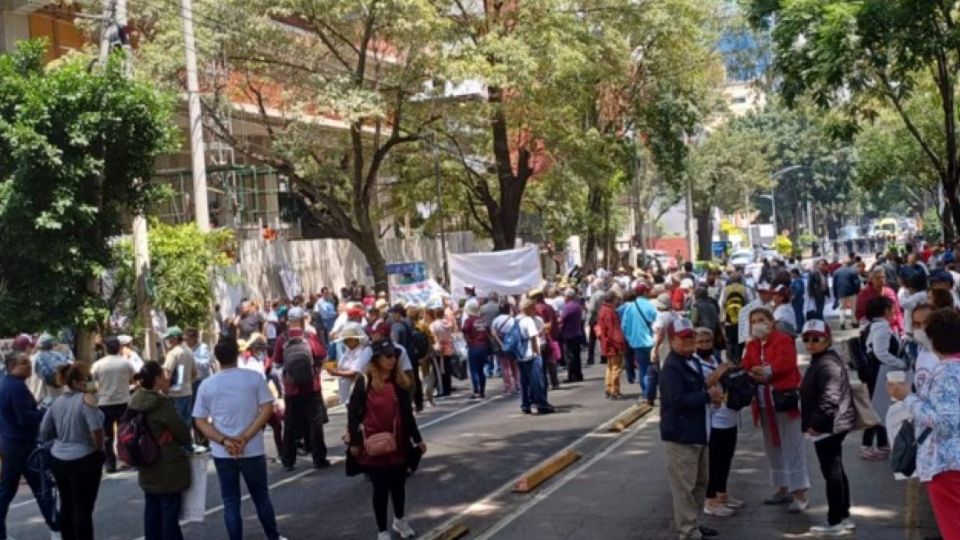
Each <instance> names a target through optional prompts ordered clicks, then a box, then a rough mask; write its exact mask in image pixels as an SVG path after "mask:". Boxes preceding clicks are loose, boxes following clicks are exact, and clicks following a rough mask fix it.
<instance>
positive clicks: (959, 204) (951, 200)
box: [943, 181, 960, 240]
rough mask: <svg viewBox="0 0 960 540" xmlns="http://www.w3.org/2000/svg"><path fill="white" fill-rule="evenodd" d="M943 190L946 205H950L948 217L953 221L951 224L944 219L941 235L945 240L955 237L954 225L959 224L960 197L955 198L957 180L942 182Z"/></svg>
mask: <svg viewBox="0 0 960 540" xmlns="http://www.w3.org/2000/svg"><path fill="white" fill-rule="evenodd" d="M943 191H944V198H945V199H946V200H947V205H948V206H949V207H950V217H951V218H953V219H952V220H950V221H952V222H953V223H952V224H951V223H948V222H947V220H944V223H943V236H944V238H946V239H947V240H952V239H953V238H955V237H956V232H957V228H956V226H957V224H960V199H958V198H957V182H955V181H951V182H944V184H943Z"/></svg>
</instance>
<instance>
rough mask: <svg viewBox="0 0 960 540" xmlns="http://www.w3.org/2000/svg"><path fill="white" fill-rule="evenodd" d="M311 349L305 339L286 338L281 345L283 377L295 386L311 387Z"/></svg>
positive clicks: (312, 372) (313, 374) (312, 376)
mask: <svg viewBox="0 0 960 540" xmlns="http://www.w3.org/2000/svg"><path fill="white" fill-rule="evenodd" d="M315 375H316V373H315V372H314V370H313V349H311V348H310V343H309V342H308V341H307V340H306V338H305V337H302V336H297V337H292V338H287V342H286V343H284V345H283V376H284V377H286V378H287V380H289V381H290V382H292V383H293V384H294V385H296V386H313V379H314V376H315Z"/></svg>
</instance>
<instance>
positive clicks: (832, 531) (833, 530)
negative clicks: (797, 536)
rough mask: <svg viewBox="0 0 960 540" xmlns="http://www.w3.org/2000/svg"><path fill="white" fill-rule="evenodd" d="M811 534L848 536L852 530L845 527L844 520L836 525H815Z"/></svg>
mask: <svg viewBox="0 0 960 540" xmlns="http://www.w3.org/2000/svg"><path fill="white" fill-rule="evenodd" d="M810 534H812V535H814V536H846V535H848V534H850V531H849V530H848V529H847V528H846V527H844V525H843V522H840V523H837V524H836V525H814V526H813V527H810Z"/></svg>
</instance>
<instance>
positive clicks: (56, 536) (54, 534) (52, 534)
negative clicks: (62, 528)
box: [10, 531, 63, 540]
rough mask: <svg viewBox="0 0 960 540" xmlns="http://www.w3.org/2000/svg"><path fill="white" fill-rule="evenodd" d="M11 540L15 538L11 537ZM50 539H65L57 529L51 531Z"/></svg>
mask: <svg viewBox="0 0 960 540" xmlns="http://www.w3.org/2000/svg"><path fill="white" fill-rule="evenodd" d="M10 540H13V539H12V538H11V539H10ZM50 540H63V537H62V536H60V533H58V532H56V531H50Z"/></svg>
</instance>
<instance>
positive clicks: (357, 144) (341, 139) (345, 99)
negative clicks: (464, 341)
mask: <svg viewBox="0 0 960 540" xmlns="http://www.w3.org/2000/svg"><path fill="white" fill-rule="evenodd" d="M445 5H446V4H445V3H441V2H438V1H434V0H373V1H372V2H356V1H352V0H281V1H274V0H269V1H268V0H224V1H214V0H201V1H198V2H195V3H194V11H193V14H192V15H193V19H194V22H195V26H196V27H197V34H198V51H197V53H198V56H199V57H200V61H201V64H203V65H206V66H210V67H211V68H216V69H213V70H212V71H213V74H212V76H211V75H208V76H207V77H206V78H205V80H204V81H203V85H204V86H205V87H206V88H207V89H208V90H209V95H207V96H205V97H206V99H204V106H205V112H206V116H207V118H208V119H209V120H210V126H209V128H210V130H211V131H212V132H213V134H214V135H215V136H216V137H217V138H219V139H221V140H223V141H224V142H226V143H227V144H229V145H230V146H232V147H233V148H234V149H235V150H236V151H237V152H239V153H240V154H242V155H243V156H246V157H247V158H248V159H251V160H254V161H257V162H260V163H263V164H266V165H269V166H271V167H273V168H274V169H275V170H277V171H278V172H279V173H281V174H283V175H284V176H286V177H287V178H288V179H289V182H290V186H291V189H292V191H294V192H295V193H297V194H298V195H299V196H301V198H302V199H303V201H304V202H305V206H306V208H307V210H308V211H309V212H310V214H311V216H312V217H313V218H314V219H316V220H317V221H318V222H320V223H321V224H322V225H323V226H324V227H325V230H326V232H327V233H328V234H329V235H331V236H337V237H342V238H346V239H348V240H349V241H350V242H351V243H353V244H354V245H356V246H357V248H358V249H359V250H360V251H361V252H362V253H363V255H364V257H365V258H366V260H367V263H368V264H369V265H370V267H371V269H372V272H373V277H374V283H375V288H376V289H377V290H379V291H386V290H387V274H386V262H385V260H384V257H383V254H382V253H381V250H380V245H379V238H380V232H381V231H380V227H379V225H380V223H379V222H380V219H379V218H380V215H381V210H380V207H381V205H382V204H383V203H385V201H386V200H387V199H388V195H387V194H386V193H385V191H386V190H384V189H383V187H384V185H383V184H384V179H385V178H384V177H385V176H388V173H387V170H388V169H389V167H390V161H391V156H392V154H393V152H394V150H395V149H397V148H400V147H402V146H403V145H407V144H410V143H413V142H415V141H418V140H420V139H422V138H423V137H424V135H425V133H426V132H427V130H428V129H430V127H431V125H432V123H433V122H435V121H436V120H437V119H438V116H436V115H431V114H429V112H424V109H425V106H424V105H423V104H422V103H421V102H420V101H418V100H417V99H414V98H415V97H417V95H418V94H420V93H421V91H422V87H423V84H424V83H426V82H427V81H428V80H429V79H430V75H431V73H433V72H434V71H435V67H434V64H435V63H436V62H438V61H439V58H438V55H437V54H436V53H437V51H438V50H440V49H441V45H442V41H441V40H442V38H443V37H444V35H445V22H444V18H443V17H442V16H441V12H442V8H443V7H444V6H445ZM179 6H180V3H179V2H176V1H173V0H158V1H157V2H152V3H144V4H142V5H132V8H133V9H134V10H135V11H134V13H133V14H132V17H133V18H134V20H139V21H141V23H140V24H139V28H140V31H141V35H142V38H143V39H142V46H141V47H140V52H139V54H140V60H141V61H140V62H139V63H138V65H139V66H141V67H142V69H145V70H147V71H149V72H150V73H151V74H153V75H154V76H156V77H158V78H160V79H161V80H163V81H166V83H167V84H169V85H172V86H174V87H179V86H180V85H181V84H182V76H181V65H180V63H179V59H180V58H182V55H179V51H182V45H181V40H180V35H181V33H180V32H181V26H180V25H181V20H180V19H179V17H176V16H175V15H176V14H177V13H178V12H179V9H180V8H179ZM217 69H219V73H218V72H217ZM237 104H241V105H243V106H245V107H246V109H245V110H246V113H245V114H244V115H243V116H244V119H245V120H249V121H253V122H254V123H255V124H256V125H258V126H259V128H260V129H261V130H262V131H263V133H264V134H265V136H264V137H262V138H260V137H240V136H238V134H237V133H236V132H234V131H233V130H232V129H231V126H230V125H229V124H228V123H227V122H226V118H227V116H228V113H227V112H226V111H228V110H232V109H235V108H236V105H237ZM229 114H236V111H233V112H231V113H229Z"/></svg>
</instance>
